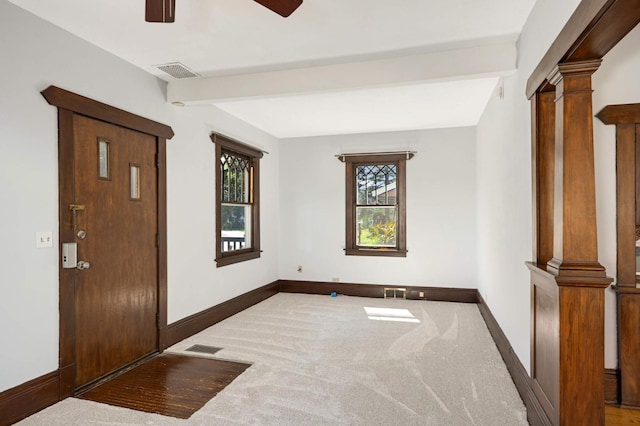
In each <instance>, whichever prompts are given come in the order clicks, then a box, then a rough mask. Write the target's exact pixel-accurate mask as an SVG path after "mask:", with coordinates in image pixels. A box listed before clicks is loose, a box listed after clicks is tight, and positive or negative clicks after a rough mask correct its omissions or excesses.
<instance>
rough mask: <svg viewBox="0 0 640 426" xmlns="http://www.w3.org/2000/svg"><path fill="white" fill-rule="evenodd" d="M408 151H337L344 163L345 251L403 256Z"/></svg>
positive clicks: (356, 253)
mask: <svg viewBox="0 0 640 426" xmlns="http://www.w3.org/2000/svg"><path fill="white" fill-rule="evenodd" d="M412 157H413V153H412V152H408V153H402V154H397V153H392V154H353V155H346V154H345V155H341V156H339V158H340V160H341V161H343V162H344V163H345V166H346V182H347V190H346V194H345V195H346V227H345V229H346V244H345V253H346V254H347V255H358V256H396V257H405V256H406V253H407V249H406V225H405V224H406V218H405V216H406V207H405V199H406V189H405V175H406V173H405V170H406V162H407V160H409V159H411V158H412Z"/></svg>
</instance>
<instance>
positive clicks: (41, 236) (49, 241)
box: [36, 232, 53, 248]
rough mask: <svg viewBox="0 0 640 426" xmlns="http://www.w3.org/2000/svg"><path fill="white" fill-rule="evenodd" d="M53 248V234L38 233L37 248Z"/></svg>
mask: <svg viewBox="0 0 640 426" xmlns="http://www.w3.org/2000/svg"><path fill="white" fill-rule="evenodd" d="M47 247H53V232H36V248H47Z"/></svg>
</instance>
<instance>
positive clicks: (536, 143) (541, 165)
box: [531, 87, 556, 267]
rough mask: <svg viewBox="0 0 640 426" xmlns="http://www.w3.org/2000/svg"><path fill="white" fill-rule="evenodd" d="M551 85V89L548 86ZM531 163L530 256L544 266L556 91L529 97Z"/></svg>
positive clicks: (549, 240)
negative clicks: (532, 195)
mask: <svg viewBox="0 0 640 426" xmlns="http://www.w3.org/2000/svg"><path fill="white" fill-rule="evenodd" d="M550 89H554V88H553V87H551V88H550ZM531 108H532V110H531V113H532V118H531V123H532V125H531V128H532V132H533V134H532V138H531V140H532V150H531V151H532V155H533V158H532V167H533V177H532V181H533V194H534V197H535V198H534V200H533V218H534V222H533V226H534V231H533V234H534V236H533V241H534V246H533V258H534V259H535V263H536V264H537V265H540V266H541V267H546V264H547V262H548V261H549V260H551V259H552V258H553V216H554V214H553V198H554V196H553V194H554V192H553V189H554V175H555V129H556V116H555V110H556V105H555V91H547V92H538V93H536V94H535V95H534V96H533V97H532V98H531Z"/></svg>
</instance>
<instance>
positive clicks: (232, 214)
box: [220, 151, 253, 253]
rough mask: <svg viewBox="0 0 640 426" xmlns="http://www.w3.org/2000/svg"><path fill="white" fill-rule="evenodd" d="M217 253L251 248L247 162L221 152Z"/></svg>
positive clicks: (249, 168)
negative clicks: (219, 229) (220, 193)
mask: <svg viewBox="0 0 640 426" xmlns="http://www.w3.org/2000/svg"><path fill="white" fill-rule="evenodd" d="M220 168H221V173H222V209H221V224H222V231H221V239H220V244H221V250H222V252H223V253H224V252H228V251H234V250H243V249H248V248H251V213H252V211H251V174H252V173H253V172H252V171H253V168H252V165H251V158H249V157H246V156H243V155H240V154H236V153H231V152H226V151H222V155H221V156H220Z"/></svg>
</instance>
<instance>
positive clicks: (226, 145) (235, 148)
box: [211, 133, 263, 267]
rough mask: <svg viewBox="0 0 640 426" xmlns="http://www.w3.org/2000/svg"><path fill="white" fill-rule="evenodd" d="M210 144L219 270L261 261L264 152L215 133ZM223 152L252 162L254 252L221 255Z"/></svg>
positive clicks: (243, 251) (232, 252)
mask: <svg viewBox="0 0 640 426" xmlns="http://www.w3.org/2000/svg"><path fill="white" fill-rule="evenodd" d="M211 141H212V142H213V143H214V144H215V146H216V156H215V164H216V194H215V197H216V258H215V261H216V266H217V267H221V266H227V265H232V264H234V263H239V262H244V261H246V260H251V259H257V258H259V257H260V253H261V250H260V158H262V154H263V152H262V151H259V150H257V149H255V148H253V147H250V146H248V145H245V144H243V143H241V142H238V141H236V140H233V139H231V138H228V137H226V136H223V135H219V134H216V133H213V134H211ZM223 152H230V153H234V154H239V155H242V156H246V157H249V158H250V159H251V160H252V167H253V173H252V177H251V179H252V183H251V187H252V190H251V198H252V202H251V204H252V214H251V248H248V249H243V250H235V251H230V252H223V251H222V241H221V235H222V220H221V218H222V169H221V167H220V157H221V156H222V153H223Z"/></svg>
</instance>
